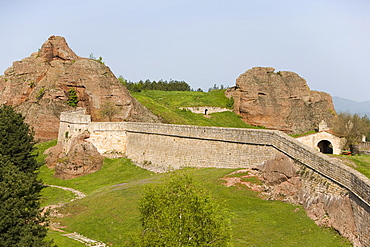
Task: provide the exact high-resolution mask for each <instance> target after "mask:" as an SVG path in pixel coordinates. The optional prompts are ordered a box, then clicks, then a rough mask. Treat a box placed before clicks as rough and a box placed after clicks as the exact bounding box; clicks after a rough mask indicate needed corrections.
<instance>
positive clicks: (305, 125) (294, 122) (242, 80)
mask: <svg viewBox="0 0 370 247" xmlns="http://www.w3.org/2000/svg"><path fill="white" fill-rule="evenodd" d="M274 71H275V69H274V68H269V67H267V68H264V67H254V68H252V69H250V70H248V71H246V72H245V73H244V74H242V75H240V76H239V78H238V79H237V80H236V86H235V87H232V88H230V89H228V90H227V91H226V96H228V97H233V98H234V111H235V112H236V113H237V114H240V115H241V116H242V119H243V120H244V121H245V122H246V123H248V124H252V125H259V126H265V127H267V128H270V129H279V130H283V131H286V132H289V133H291V134H299V133H305V132H307V131H310V130H314V129H315V128H317V126H318V124H319V123H320V122H321V121H322V120H325V121H326V122H327V123H328V125H329V126H330V125H331V124H332V121H333V118H334V116H335V115H336V113H335V110H334V106H333V103H332V98H331V96H330V95H329V94H327V93H323V92H317V91H311V90H310V88H309V87H308V86H307V83H306V81H305V79H303V78H301V77H300V76H299V75H297V74H296V73H293V72H288V71H280V72H274Z"/></svg>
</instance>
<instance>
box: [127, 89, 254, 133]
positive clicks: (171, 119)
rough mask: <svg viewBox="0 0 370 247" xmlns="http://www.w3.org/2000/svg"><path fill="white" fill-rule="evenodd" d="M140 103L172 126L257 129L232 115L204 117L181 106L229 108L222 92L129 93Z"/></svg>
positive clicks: (230, 113) (214, 114)
mask: <svg viewBox="0 0 370 247" xmlns="http://www.w3.org/2000/svg"><path fill="white" fill-rule="evenodd" d="M131 94H132V95H133V96H134V97H135V98H136V99H137V100H139V101H140V103H141V104H143V105H144V106H146V107H147V108H148V109H149V110H150V111H152V112H153V113H154V114H155V115H158V116H160V117H161V118H162V119H163V120H164V122H166V123H171V124H185V125H199V126H217V127H233V128H260V127H256V126H252V125H249V124H246V123H244V122H243V121H242V120H241V118H240V116H238V115H236V114H235V113H234V112H220V113H213V114H210V115H209V116H207V117H204V116H203V115H202V114H195V113H192V112H190V111H187V110H181V109H179V108H180V107H192V106H193V107H194V106H213V107H222V108H230V99H228V98H227V97H226V96H225V90H213V91H211V92H208V93H204V92H190V91H156V90H148V91H141V92H132V93H131Z"/></svg>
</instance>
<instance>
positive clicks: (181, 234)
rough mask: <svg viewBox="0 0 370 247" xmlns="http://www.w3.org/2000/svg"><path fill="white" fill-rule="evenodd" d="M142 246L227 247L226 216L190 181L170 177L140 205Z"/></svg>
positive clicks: (182, 176) (183, 176) (179, 176)
mask: <svg viewBox="0 0 370 247" xmlns="http://www.w3.org/2000/svg"><path fill="white" fill-rule="evenodd" d="M140 212H141V223H142V226H143V228H144V230H143V232H142V235H141V239H140V241H141V245H142V246H230V245H231V244H230V240H231V228H230V215H229V213H228V212H227V211H225V210H222V209H220V207H219V206H218V204H217V203H216V202H215V201H214V200H213V199H212V198H211V196H210V195H209V194H208V193H207V192H206V191H205V190H204V189H203V188H202V187H201V186H200V185H199V184H197V183H196V182H195V181H194V179H193V178H192V177H191V176H189V175H187V174H185V173H180V174H174V175H172V176H171V177H170V179H169V181H168V182H166V183H164V184H160V185H156V186H149V187H147V189H146V192H145V195H144V197H143V198H142V200H141V203H140Z"/></svg>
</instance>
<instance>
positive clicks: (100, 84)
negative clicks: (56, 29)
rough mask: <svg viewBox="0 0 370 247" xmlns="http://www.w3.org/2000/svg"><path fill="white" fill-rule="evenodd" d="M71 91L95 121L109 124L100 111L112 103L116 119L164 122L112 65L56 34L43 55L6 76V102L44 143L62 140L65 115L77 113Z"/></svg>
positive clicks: (0, 92)
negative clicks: (60, 131)
mask: <svg viewBox="0 0 370 247" xmlns="http://www.w3.org/2000/svg"><path fill="white" fill-rule="evenodd" d="M71 91H72V92H75V93H76V95H77V100H78V102H77V106H80V107H84V108H86V109H87V114H90V115H91V116H92V120H93V121H108V119H107V118H106V117H104V116H102V115H101V114H100V113H101V112H100V109H101V108H102V106H103V105H104V104H107V103H111V104H113V105H114V107H115V108H116V109H117V110H118V111H117V112H118V113H117V114H116V115H114V117H113V119H112V121H134V122H135V121H138V122H160V120H159V119H158V117H156V116H155V115H153V114H152V113H151V112H150V111H149V110H148V109H147V108H145V107H144V106H142V105H141V104H140V103H139V102H138V101H137V100H136V99H135V98H133V97H132V96H131V95H130V93H129V92H128V90H127V89H126V88H125V87H124V86H123V85H122V84H121V83H120V82H119V81H118V80H117V78H116V77H115V76H114V74H113V73H112V72H111V70H110V69H109V68H108V67H107V66H105V65H104V64H102V63H101V62H99V61H96V60H93V59H88V58H82V57H79V56H77V55H76V54H75V53H74V52H73V51H72V50H71V49H70V48H69V46H68V44H67V42H66V40H65V39H64V38H63V37H59V36H51V37H50V38H49V39H48V40H47V41H46V42H45V43H44V44H43V45H42V47H41V49H40V50H39V52H35V53H32V55H31V56H30V57H27V58H24V59H22V60H21V61H16V62H14V63H13V66H12V67H10V68H8V69H7V70H6V71H5V72H4V75H3V76H1V77H0V103H5V104H7V105H12V106H15V107H16V109H17V111H19V112H20V113H22V114H23V115H24V116H25V117H26V122H27V123H29V124H30V126H31V127H33V128H34V130H35V137H36V138H37V139H40V140H41V141H46V140H51V139H55V138H57V136H58V126H59V115H60V112H62V111H67V110H71V109H73V106H71V105H70V104H68V103H67V102H68V101H69V100H70V98H71V95H72V93H71Z"/></svg>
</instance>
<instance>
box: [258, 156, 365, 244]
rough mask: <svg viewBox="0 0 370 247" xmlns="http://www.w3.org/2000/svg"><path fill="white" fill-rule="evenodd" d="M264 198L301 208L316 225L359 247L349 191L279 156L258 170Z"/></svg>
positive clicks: (285, 157) (286, 157)
mask: <svg viewBox="0 0 370 247" xmlns="http://www.w3.org/2000/svg"><path fill="white" fill-rule="evenodd" d="M259 170H260V172H261V174H260V176H261V178H262V180H263V181H264V185H265V192H264V193H263V194H264V197H265V198H267V199H268V200H281V201H286V202H289V203H294V204H300V205H302V206H303V207H304V208H305V210H306V212H307V215H308V216H309V217H310V218H311V219H313V220H314V221H315V222H316V224H318V225H323V226H328V227H333V228H334V229H336V230H337V231H338V232H339V233H340V234H341V235H342V236H344V237H346V238H348V239H349V240H351V242H352V243H354V244H355V245H356V246H362V245H361V243H360V241H359V239H358V234H357V230H358V228H357V227H356V224H355V217H356V214H355V213H354V209H353V206H352V203H351V200H350V194H349V192H348V191H347V190H346V189H344V188H343V187H340V186H339V185H337V184H335V183H333V182H331V181H330V180H328V179H325V178H323V177H322V176H321V175H318V174H317V173H315V172H314V171H313V170H310V169H309V168H307V167H304V166H303V165H300V164H298V163H296V162H294V161H293V160H292V159H290V158H289V157H288V156H285V155H283V154H281V155H277V156H276V157H275V158H274V159H272V160H269V161H267V162H265V163H264V164H263V165H261V166H260V167H259Z"/></svg>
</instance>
